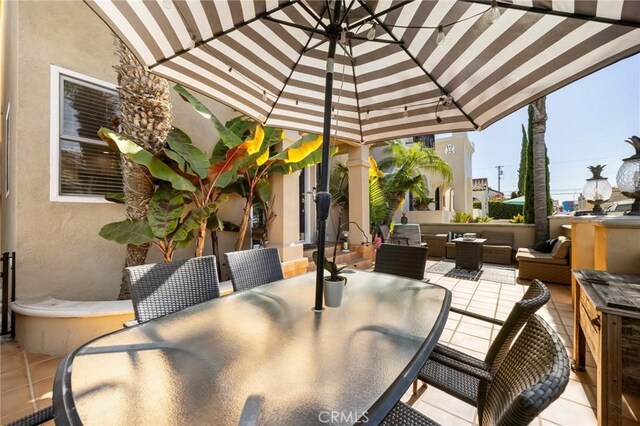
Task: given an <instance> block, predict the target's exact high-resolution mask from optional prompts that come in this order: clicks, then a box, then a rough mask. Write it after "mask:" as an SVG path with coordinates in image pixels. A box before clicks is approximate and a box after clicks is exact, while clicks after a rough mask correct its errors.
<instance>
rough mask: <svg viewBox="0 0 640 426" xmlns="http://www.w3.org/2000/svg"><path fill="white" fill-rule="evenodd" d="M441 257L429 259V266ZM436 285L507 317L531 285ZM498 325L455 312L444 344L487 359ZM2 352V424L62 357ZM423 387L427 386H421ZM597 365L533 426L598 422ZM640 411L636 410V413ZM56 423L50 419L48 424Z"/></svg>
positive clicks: (441, 398) (441, 413)
mask: <svg viewBox="0 0 640 426" xmlns="http://www.w3.org/2000/svg"><path fill="white" fill-rule="evenodd" d="M435 262H436V261H435V260H430V261H429V262H428V263H427V268H428V267H429V266H431V265H433V264H434V263H435ZM425 278H429V279H430V280H431V281H432V282H433V283H436V284H439V285H442V286H444V287H446V288H448V289H450V290H451V291H452V292H453V300H452V304H453V306H456V307H459V308H461V309H467V310H473V311H475V312H477V313H480V314H484V315H488V316H493V317H496V318H500V319H504V318H506V316H507V315H508V313H509V311H510V310H511V307H512V305H513V303H514V302H516V301H517V300H519V299H520V298H521V297H522V295H523V293H524V292H525V290H526V288H527V282H523V283H515V284H499V283H495V282H492V281H483V280H480V281H478V282H473V281H468V280H462V279H454V278H449V277H445V276H443V275H441V274H433V273H426V274H425ZM549 288H550V290H551V300H550V301H549V303H548V304H547V305H546V306H545V307H543V308H542V309H541V310H540V311H539V312H538V313H539V315H540V316H542V317H543V318H544V319H545V320H547V321H548V322H549V324H551V326H552V327H553V328H554V329H555V330H556V331H557V332H558V334H559V335H560V337H561V338H562V340H563V341H564V342H565V345H566V347H567V352H568V354H569V356H571V352H572V349H571V336H572V335H573V315H572V307H571V292H570V289H569V287H567V286H560V285H550V286H549ZM497 329H498V326H494V325H488V324H486V323H483V322H481V321H478V320H475V319H472V318H462V317H461V316H460V315H458V314H455V313H451V314H450V315H449V319H448V321H447V324H446V326H445V330H444V332H443V333H442V336H441V338H440V341H441V342H444V343H446V344H448V345H449V346H451V347H454V348H456V349H459V350H461V351H463V352H466V353H468V354H470V355H473V356H476V357H479V358H484V354H485V352H486V351H487V349H488V348H489V344H490V342H491V341H492V339H493V338H494V337H495V335H496V333H497V331H498V330H497ZM0 346H1V352H0V365H1V373H0V410H1V413H0V424H3V425H4V424H6V423H8V422H10V421H12V420H15V419H17V418H20V417H22V416H25V415H27V414H30V413H32V412H34V411H36V410H38V409H41V408H44V407H46V406H47V405H49V404H51V389H52V385H53V377H54V375H55V371H56V368H57V366H58V364H59V363H60V361H61V360H62V357H48V356H43V355H37V354H30V353H27V352H24V351H23V350H21V348H20V347H19V346H18V345H17V344H16V343H14V342H10V341H8V340H6V339H4V340H2V344H1V345H0ZM421 391H422V389H421ZM403 401H408V402H409V403H410V404H412V405H413V407H414V408H416V409H418V410H419V411H421V412H423V413H425V414H427V415H428V416H429V417H431V418H432V419H433V420H435V421H437V422H439V423H441V424H442V425H445V426H458V425H460V426H467V425H477V424H478V419H477V415H476V410H475V408H474V407H472V406H471V405H468V404H466V403H464V402H461V401H459V400H457V399H455V398H452V397H450V396H448V395H447V394H445V393H443V392H440V391H438V390H437V389H434V388H432V387H429V388H427V389H426V390H425V391H424V393H422V394H421V395H420V396H419V398H414V397H412V395H411V390H409V391H407V393H406V394H405V397H404V398H403ZM630 404H631V405H632V406H633V410H632V409H630V408H629V405H628V404H624V407H623V415H624V417H625V418H624V420H623V422H622V424H623V426H627V425H640V422H638V419H639V418H640V417H639V416H640V400H635V399H634V400H633V401H630ZM594 407H595V364H594V361H593V358H592V357H591V356H590V354H587V371H586V372H584V373H577V374H576V373H571V380H570V382H569V385H568V386H567V389H566V390H565V392H564V394H563V395H562V396H561V397H560V399H558V400H557V401H556V402H554V403H553V404H552V405H551V406H549V407H548V408H547V409H546V410H545V411H544V412H543V413H542V414H541V415H540V416H539V417H538V419H537V420H536V421H534V422H533V423H532V424H533V425H538V426H543V425H567V426H569V425H576V426H591V425H595V424H596V415H595V411H594ZM634 413H635V414H634ZM49 423H51V422H49Z"/></svg>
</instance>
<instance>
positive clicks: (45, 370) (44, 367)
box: [29, 357, 62, 382]
mask: <svg viewBox="0 0 640 426" xmlns="http://www.w3.org/2000/svg"><path fill="white" fill-rule="evenodd" d="M61 361H62V357H55V358H49V359H48V360H46V361H43V362H39V363H37V364H31V365H30V366H29V371H30V372H31V380H32V381H33V382H37V381H39V380H42V379H46V378H48V377H53V376H55V374H56V370H57V369H58V365H59V364H60V362H61Z"/></svg>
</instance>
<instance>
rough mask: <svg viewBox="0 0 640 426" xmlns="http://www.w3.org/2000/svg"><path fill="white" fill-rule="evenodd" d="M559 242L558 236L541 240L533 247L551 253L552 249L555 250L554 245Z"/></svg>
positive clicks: (541, 251)
mask: <svg viewBox="0 0 640 426" xmlns="http://www.w3.org/2000/svg"><path fill="white" fill-rule="evenodd" d="M557 242H558V239H557V238H553V239H551V240H547V241H540V242H539V243H538V244H536V245H535V246H533V249H534V250H535V251H539V252H540V253H551V250H553V246H555V244H556V243H557Z"/></svg>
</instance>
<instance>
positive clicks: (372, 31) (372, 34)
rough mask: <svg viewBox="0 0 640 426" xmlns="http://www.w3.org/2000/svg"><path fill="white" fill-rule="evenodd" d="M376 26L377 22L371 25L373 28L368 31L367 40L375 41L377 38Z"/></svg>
mask: <svg viewBox="0 0 640 426" xmlns="http://www.w3.org/2000/svg"><path fill="white" fill-rule="evenodd" d="M376 26H377V24H376V23H375V22H373V23H371V28H369V31H367V40H373V39H374V38H376Z"/></svg>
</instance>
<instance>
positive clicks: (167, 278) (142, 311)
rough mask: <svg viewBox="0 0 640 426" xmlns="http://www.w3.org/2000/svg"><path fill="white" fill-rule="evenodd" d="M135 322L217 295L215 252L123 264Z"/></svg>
mask: <svg viewBox="0 0 640 426" xmlns="http://www.w3.org/2000/svg"><path fill="white" fill-rule="evenodd" d="M126 271H127V277H128V278H129V289H130V290H131V301H132V302H133V310H134V313H135V315H136V319H137V320H138V321H139V322H144V321H149V320H151V319H154V318H157V317H160V316H163V315H168V314H171V313H173V312H177V311H180V310H182V309H184V308H187V307H189V306H192V305H196V304H198V303H202V302H205V301H207V300H211V299H214V298H216V297H219V296H220V289H219V287H218V271H217V268H216V257H215V256H203V257H194V258H192V259H188V260H183V261H178V262H167V263H158V264H150V265H140V266H131V267H129V268H126Z"/></svg>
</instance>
